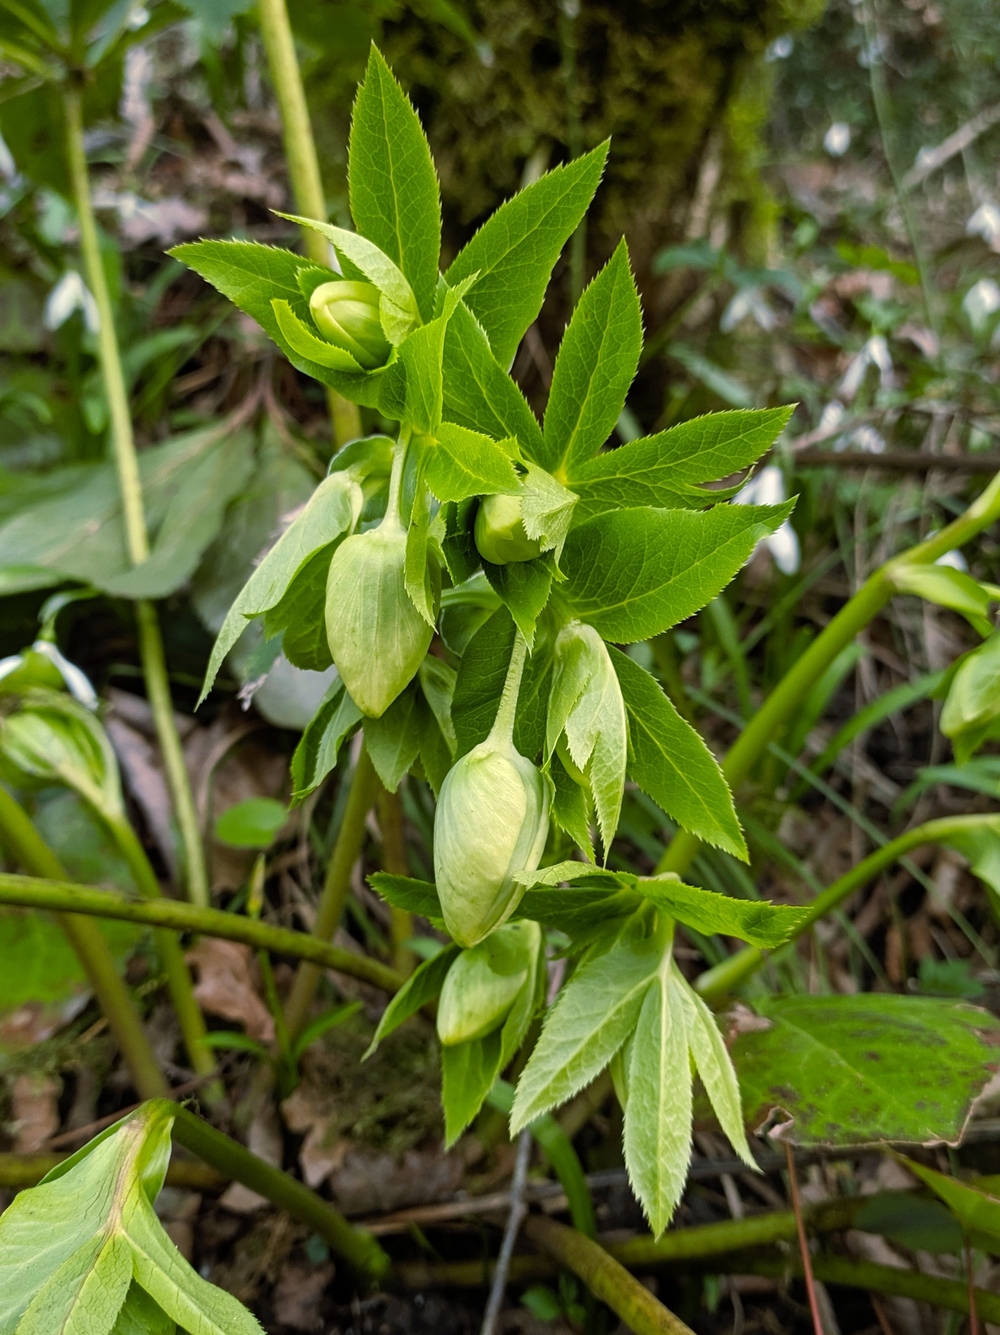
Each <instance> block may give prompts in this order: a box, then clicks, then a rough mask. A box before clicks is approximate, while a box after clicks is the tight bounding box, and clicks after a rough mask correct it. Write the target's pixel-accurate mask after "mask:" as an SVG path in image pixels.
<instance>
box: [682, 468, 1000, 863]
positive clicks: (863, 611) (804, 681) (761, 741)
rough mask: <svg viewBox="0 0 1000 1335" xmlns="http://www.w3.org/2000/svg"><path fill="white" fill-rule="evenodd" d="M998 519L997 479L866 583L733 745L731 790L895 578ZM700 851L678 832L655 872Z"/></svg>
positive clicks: (881, 602)
mask: <svg viewBox="0 0 1000 1335" xmlns="http://www.w3.org/2000/svg"><path fill="white" fill-rule="evenodd" d="M997 518H1000V473H998V474H997V475H996V476H995V477H994V478H993V479H992V481H991V482H990V483H989V485H988V486H987V487H986V489H985V490H984V491H983V492H982V494H981V495H980V496H979V497H978V498H977V499H976V500H975V501H973V503H972V504H971V505H970V506H969V508H968V509H967V510H966V511H965V512H964V513H963V514H961V515H959V516H958V518H957V519H955V520H953V521H952V522H951V523H950V524H947V525H946V526H945V527H944V528H943V529H941V531H940V532H939V533H936V534H935V535H934V536H933V537H932V538H928V539H926V541H924V542H921V543H919V544H918V545H917V546H916V547H913V548H911V549H910V551H908V552H906V553H904V554H903V555H902V556H896V557H893V558H892V559H891V560H889V561H886V563H885V564H884V565H882V566H879V568H878V569H877V570H876V571H875V572H874V573H873V574H872V575H870V576H869V577H868V579H867V580H865V582H864V584H862V586H861V588H860V589H859V590H858V591H857V593H856V594H855V595H854V597H853V598H851V599H850V601H849V602H847V603H845V604H844V606H843V607H842V608H841V609H840V611H839V612H838V613H837V615H836V616H835V617H834V618H833V620H832V621H831V622H830V623H829V625H828V626H826V628H825V629H824V630H823V632H822V633H821V634H820V635H819V636H817V638H816V639H815V640H814V641H813V642H812V644H811V645H810V646H809V648H808V649H807V650H806V651H805V653H804V654H802V656H801V657H800V658H798V659H797V660H796V661H795V663H793V664H792V666H791V668H789V670H788V672H786V673H785V675H784V677H782V679H781V681H780V682H779V683H778V685H777V686H776V687H775V688H774V690H773V691H772V692H771V694H770V695H769V696H768V697H767V699H766V700H765V701H764V703H763V704H762V705H761V707H760V709H758V710H757V712H756V714H754V716H753V718H752V719H751V720H750V722H749V723H748V724H747V726H746V727H745V728H744V729H743V731H742V732H741V733H740V735H739V737H738V738H737V739H736V741H735V742H734V743H733V745H732V747H731V748H730V750H729V754H728V755H727V756H726V759H725V760H724V762H723V765H722V772H723V774H724V775H725V776H726V779H727V781H728V783H729V784H730V786H731V787H733V788H736V787H738V786H739V785H740V784H741V783H742V782H743V781H744V780H745V779H746V778H747V776H748V775H749V774H750V771H751V770H752V769H753V767H754V765H755V764H756V763H757V761H758V760H759V759H760V757H761V756H762V755H763V754H764V752H765V751H766V750H767V748H768V746H769V745H770V743H771V742H773V741H774V740H775V738H776V736H777V735H778V733H779V731H780V729H781V728H782V726H783V725H784V724H785V723H787V721H788V720H789V718H791V716H792V715H793V714H794V713H795V711H796V709H798V707H799V705H800V704H801V702H802V700H803V699H804V697H805V696H806V695H807V694H808V692H809V691H810V690H811V688H812V686H813V685H814V684H815V682H816V681H817V680H818V679H819V678H820V677H821V676H822V674H823V673H824V672H825V671H826V669H827V668H828V667H829V666H830V664H831V663H832V662H833V660H834V659H835V658H836V657H837V655H838V654H839V653H840V652H841V650H842V649H844V648H846V646H847V645H848V644H850V643H851V642H852V641H853V640H854V638H855V637H856V636H857V635H858V634H860V632H861V631H862V630H864V628H865V627H866V626H867V625H868V623H869V622H870V621H872V620H873V619H874V617H876V616H877V615H878V613H879V612H880V611H881V610H882V608H883V607H884V606H885V605H886V603H887V602H889V600H890V598H891V597H892V596H893V594H894V593H895V592H896V585H895V576H896V573H897V571H899V570H900V568H901V567H904V566H913V565H930V564H933V562H934V561H936V560H937V559H938V557H939V556H943V555H944V554H945V552H949V551H951V550H952V548H955V547H961V546H962V545H963V544H964V543H966V542H968V541H969V539H970V538H973V537H975V535H976V534H977V533H979V532H980V531H981V530H982V529H984V528H987V527H988V526H989V525H990V524H992V523H993V522H994V521H995V520H996V519H997ZM700 846H701V840H700V839H699V838H698V836H697V835H694V834H690V833H689V832H688V831H687V830H682V831H681V832H680V833H679V834H677V835H675V837H674V838H673V839H672V840H671V842H670V844H669V845H668V847H667V848H666V849H665V851H664V853H663V856H662V857H661V858H660V861H659V862H658V863H657V866H656V870H657V872H658V873H662V872H668V871H670V872H676V873H677V875H683V874H684V872H686V871H687V869H688V867H690V865H691V862H692V860H693V859H694V856H695V854H696V853H697V852H698V849H699V848H700Z"/></svg>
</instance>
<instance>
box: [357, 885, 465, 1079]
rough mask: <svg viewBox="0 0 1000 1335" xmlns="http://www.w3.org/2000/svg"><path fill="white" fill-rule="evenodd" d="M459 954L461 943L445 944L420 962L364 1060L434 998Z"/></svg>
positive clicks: (384, 1018) (388, 1011) (384, 1014)
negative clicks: (430, 956)
mask: <svg viewBox="0 0 1000 1335" xmlns="http://www.w3.org/2000/svg"><path fill="white" fill-rule="evenodd" d="M394 879H396V880H404V879H405V878H404V877H396V878H394ZM378 880H379V878H378V877H375V876H373V877H372V878H371V881H372V884H373V885H374V886H375V888H376V890H380V886H379V884H378ZM390 902H392V901H390ZM460 954H461V950H460V948H459V947H458V946H445V948H444V949H443V950H440V951H438V953H437V954H436V955H435V956H434V957H433V958H432V959H429V960H424V962H423V964H418V965H417V967H416V968H415V969H414V970H413V972H412V973H411V974H410V976H409V978H407V980H406V982H405V983H404V984H403V986H402V987H401V988H400V989H399V991H398V992H397V993H396V994H395V996H394V997H393V998H392V999H391V1001H390V1002H389V1004H388V1006H386V1008H385V1010H384V1011H383V1012H382V1018H381V1020H379V1022H378V1028H377V1029H376V1030H375V1034H374V1037H373V1038H372V1041H371V1043H370V1044H369V1046H368V1050H367V1051H366V1052H365V1055H364V1057H362V1059H361V1060H362V1061H366V1060H367V1059H368V1058H369V1057H370V1056H371V1054H372V1053H373V1052H374V1051H375V1049H376V1048H377V1047H378V1045H379V1044H380V1043H381V1042H382V1040H383V1039H384V1038H388V1036H389V1035H390V1034H391V1033H392V1032H393V1030H394V1029H398V1028H399V1026H400V1025H401V1024H402V1023H403V1021H404V1020H408V1019H409V1018H410V1016H411V1015H416V1013H417V1011H418V1010H420V1008H421V1006H424V1005H426V1004H427V1002H428V1001H432V1000H433V999H434V998H435V997H436V996H437V994H438V993H439V992H440V991H441V988H442V987H443V986H444V980H445V975H446V974H447V972H448V970H449V969H450V968H451V966H452V964H453V962H454V961H455V960H456V959H457V958H458V956H459V955H460Z"/></svg>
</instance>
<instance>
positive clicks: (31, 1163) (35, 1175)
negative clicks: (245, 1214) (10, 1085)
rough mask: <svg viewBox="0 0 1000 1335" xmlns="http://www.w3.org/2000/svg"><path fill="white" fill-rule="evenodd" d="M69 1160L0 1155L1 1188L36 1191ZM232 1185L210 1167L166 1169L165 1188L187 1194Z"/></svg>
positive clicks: (179, 1163)
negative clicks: (174, 1188) (180, 1190)
mask: <svg viewBox="0 0 1000 1335" xmlns="http://www.w3.org/2000/svg"><path fill="white" fill-rule="evenodd" d="M157 1097H161V1096H157ZM67 1158H69V1155H67V1154H13V1153H9V1152H7V1153H0V1187H2V1188H4V1189H5V1190H8V1191H24V1190H25V1188H27V1187H37V1186H38V1184H39V1182H41V1180H42V1178H43V1177H44V1176H45V1174H46V1173H51V1172H52V1170H53V1168H55V1167H57V1166H58V1165H59V1164H61V1163H62V1162H63V1160H64V1159H67ZM231 1181H232V1179H231V1178H229V1177H227V1176H226V1175H225V1174H224V1173H218V1172H216V1171H215V1169H214V1168H210V1167H209V1166H208V1164H204V1163H196V1162H195V1161H194V1160H193V1159H178V1158H174V1159H172V1160H171V1162H170V1164H169V1165H168V1166H167V1177H166V1181H165V1183H164V1186H167V1187H180V1188H181V1189H182V1190H185V1191H222V1190H223V1188H224V1187H226V1186H228V1184H229V1183H230V1182H231Z"/></svg>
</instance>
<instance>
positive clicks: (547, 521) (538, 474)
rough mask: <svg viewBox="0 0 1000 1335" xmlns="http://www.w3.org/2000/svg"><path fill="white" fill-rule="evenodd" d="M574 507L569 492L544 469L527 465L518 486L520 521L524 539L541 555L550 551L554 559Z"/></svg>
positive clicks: (560, 547) (559, 548)
mask: <svg viewBox="0 0 1000 1335" xmlns="http://www.w3.org/2000/svg"><path fill="white" fill-rule="evenodd" d="M575 506H576V496H575V495H574V494H573V492H571V491H569V490H568V489H567V488H566V487H564V486H563V485H562V483H561V482H557V481H556V479H555V478H554V477H553V476H552V474H551V473H547V472H546V471H545V469H544V468H539V467H538V466H537V465H536V464H530V463H529V464H528V471H527V476H526V477H525V478H524V481H523V483H522V485H521V521H522V523H523V524H524V531H525V533H527V535H528V537H529V538H531V539H532V540H533V541H538V542H540V543H541V544H542V551H543V552H548V551H552V550H554V551H555V553H556V560H558V559H559V555H560V553H561V552H562V549H563V544H564V543H565V541H566V535H567V533H569V526H570V523H571V521H572V518H573V510H574V507H575Z"/></svg>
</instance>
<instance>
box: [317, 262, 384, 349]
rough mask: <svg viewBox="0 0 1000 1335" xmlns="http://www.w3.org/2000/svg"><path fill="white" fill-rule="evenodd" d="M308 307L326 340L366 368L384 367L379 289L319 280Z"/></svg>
mask: <svg viewBox="0 0 1000 1335" xmlns="http://www.w3.org/2000/svg"><path fill="white" fill-rule="evenodd" d="M309 310H310V312H311V314H312V318H313V320H314V321H315V323H316V328H317V329H318V330H319V331H320V333H321V334H322V335H323V337H324V338H325V339H326V340H327V342H328V343H332V344H333V345H334V347H337V348H342V349H343V350H344V351H345V352H349V353H350V354H351V356H352V357H353V358H354V359H355V361H357V362H358V363H359V364H360V365H361V366H363V367H364V368H365V370H366V371H373V370H375V368H376V367H379V366H384V365H385V363H386V362H387V361H388V359H389V353H390V352H391V348H390V346H389V340H388V339H387V338H386V336H385V332H384V331H383V329H382V321H381V319H380V317H379V290H378V288H377V287H375V286H374V284H372V283H354V282H347V281H346V280H344V281H341V282H333V283H321V284H320V286H319V287H317V288H316V290H315V291H314V292H313V294H312V296H311V297H310V298H309Z"/></svg>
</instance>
